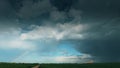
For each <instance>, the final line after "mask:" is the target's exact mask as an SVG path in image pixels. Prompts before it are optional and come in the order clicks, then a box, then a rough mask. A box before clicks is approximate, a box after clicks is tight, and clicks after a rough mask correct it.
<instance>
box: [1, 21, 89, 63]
mask: <svg viewBox="0 0 120 68" xmlns="http://www.w3.org/2000/svg"><path fill="white" fill-rule="evenodd" d="M32 26H33V25H32ZM83 26H86V25H81V24H72V23H69V24H56V25H55V27H53V26H47V25H46V26H45V25H44V26H36V25H34V28H33V29H31V30H30V31H27V32H25V33H21V31H17V30H16V32H18V33H16V34H15V35H14V34H13V36H12V35H11V37H8V39H9V40H6V39H4V40H2V41H0V48H1V49H18V50H21V52H22V53H19V54H20V55H17V56H16V58H14V59H13V60H12V61H11V62H26V63H29V62H31V63H36V62H38V63H51V61H52V60H53V62H52V63H78V62H79V61H81V62H85V61H86V60H87V58H89V56H88V57H87V58H85V59H84V60H85V61H84V60H83V59H82V60H81V59H80V58H81V57H79V55H83V54H81V53H80V52H78V51H77V50H76V49H74V47H73V45H74V44H72V43H70V42H69V41H64V40H69V39H84V36H83V35H82V33H81V32H82V30H83ZM14 31H15V30H14ZM3 37H4V38H6V35H3ZM62 41H64V42H62ZM6 42H7V43H6ZM16 52H17V50H16ZM47 56H49V57H47ZM43 57H44V58H43ZM78 60H79V61H78Z"/></svg>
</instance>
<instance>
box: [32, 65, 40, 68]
mask: <svg viewBox="0 0 120 68" xmlns="http://www.w3.org/2000/svg"><path fill="white" fill-rule="evenodd" d="M32 68H40V65H36V66H34V67H32Z"/></svg>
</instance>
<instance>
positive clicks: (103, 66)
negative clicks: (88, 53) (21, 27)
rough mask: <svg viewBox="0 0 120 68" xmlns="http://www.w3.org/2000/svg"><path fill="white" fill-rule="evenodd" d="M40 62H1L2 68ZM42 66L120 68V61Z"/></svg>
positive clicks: (45, 66)
mask: <svg viewBox="0 0 120 68" xmlns="http://www.w3.org/2000/svg"><path fill="white" fill-rule="evenodd" d="M36 65H38V64H16V63H0V68H31V67H33V66H36ZM40 68H120V63H93V64H40Z"/></svg>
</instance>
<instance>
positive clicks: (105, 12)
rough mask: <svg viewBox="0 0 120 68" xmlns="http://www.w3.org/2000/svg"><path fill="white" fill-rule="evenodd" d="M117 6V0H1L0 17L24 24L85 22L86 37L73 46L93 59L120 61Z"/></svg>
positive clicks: (76, 41)
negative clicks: (86, 26) (86, 27)
mask: <svg viewBox="0 0 120 68" xmlns="http://www.w3.org/2000/svg"><path fill="white" fill-rule="evenodd" d="M119 6H120V4H119V0H99V1H98V0H40V1H39V0H0V20H7V21H10V22H12V23H9V24H16V23H17V22H16V20H19V22H20V23H22V24H27V25H28V24H30V25H31V24H35V25H38V24H41V23H43V22H42V21H47V22H44V23H45V24H52V25H53V24H56V22H57V23H59V22H62V23H63V22H64V23H66V22H67V23H69V22H72V23H74V24H76V22H77V24H78V23H79V24H87V25H88V29H87V30H84V31H82V34H83V35H84V37H85V38H84V39H82V40H79V39H77V40H73V41H75V43H74V44H75V46H76V49H77V50H78V51H80V52H82V53H87V54H90V55H91V56H93V59H95V61H101V62H112V61H120V58H119V57H120V54H119V52H120V43H119V42H120V32H119V31H120V7H119ZM9 19H10V20H9ZM11 20H12V21H11ZM13 21H14V22H16V23H13ZM51 22H52V23H51ZM0 24H1V23H0ZM5 25H6V24H5ZM7 25H8V23H7ZM6 27H7V26H6ZM12 27H13V26H12ZM25 27H26V26H25ZM67 41H70V40H67ZM73 41H72V42H73Z"/></svg>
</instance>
